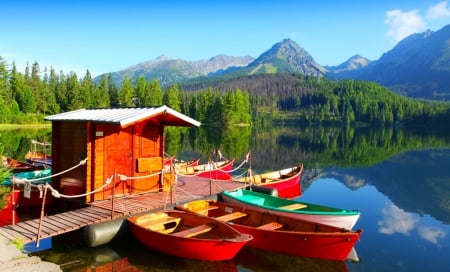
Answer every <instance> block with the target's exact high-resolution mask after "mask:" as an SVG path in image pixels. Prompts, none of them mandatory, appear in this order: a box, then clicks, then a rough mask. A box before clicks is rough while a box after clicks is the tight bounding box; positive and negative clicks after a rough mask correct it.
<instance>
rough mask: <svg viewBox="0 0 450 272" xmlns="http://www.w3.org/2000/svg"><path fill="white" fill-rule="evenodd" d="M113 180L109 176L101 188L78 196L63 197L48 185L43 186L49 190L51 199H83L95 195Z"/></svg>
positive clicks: (112, 176)
mask: <svg viewBox="0 0 450 272" xmlns="http://www.w3.org/2000/svg"><path fill="white" fill-rule="evenodd" d="M113 178H114V175H111V177H109V178H107V179H106V181H105V184H103V185H102V186H101V187H99V188H97V189H95V190H94V191H91V192H89V193H85V194H80V195H64V194H61V193H59V192H58V191H57V190H56V189H55V188H53V187H52V186H51V185H50V184H45V186H46V187H47V188H49V189H50V190H51V192H52V196H53V197H56V198H61V197H64V198H77V197H84V196H88V195H91V194H95V193H97V192H99V191H101V190H103V188H105V187H106V186H108V185H109V184H111V181H112V180H113Z"/></svg>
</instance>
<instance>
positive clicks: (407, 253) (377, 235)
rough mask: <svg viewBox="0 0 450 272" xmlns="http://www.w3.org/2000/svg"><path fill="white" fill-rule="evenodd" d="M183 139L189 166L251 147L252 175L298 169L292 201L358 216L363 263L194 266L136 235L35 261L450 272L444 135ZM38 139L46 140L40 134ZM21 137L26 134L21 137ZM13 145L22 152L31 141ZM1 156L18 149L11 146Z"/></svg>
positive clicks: (245, 260) (70, 247)
mask: <svg viewBox="0 0 450 272" xmlns="http://www.w3.org/2000/svg"><path fill="white" fill-rule="evenodd" d="M183 133H185V132H183ZM183 133H179V134H174V135H177V136H176V137H175V136H173V135H168V138H169V139H168V141H173V142H178V143H180V146H177V147H174V146H173V144H172V146H171V147H168V150H171V151H172V152H171V154H176V155H177V157H179V158H181V159H185V160H188V159H190V158H194V157H197V156H199V155H202V156H207V155H208V154H207V152H208V151H207V150H212V147H213V146H219V147H220V148H221V151H222V153H223V154H227V156H232V157H235V158H236V159H237V160H238V162H239V159H242V158H243V157H244V156H245V153H246V152H247V151H248V150H251V151H252V153H251V154H252V155H251V162H250V163H251V167H252V170H253V171H254V172H263V171H268V170H276V169H281V168H285V167H288V166H293V165H295V164H297V163H299V162H303V163H304V164H305V169H306V171H305V172H304V176H303V178H302V189H303V194H302V196H300V197H299V198H298V199H300V200H301V201H303V202H311V203H318V204H324V205H329V206H335V207H341V208H348V209H357V210H359V211H361V218H360V220H359V221H358V223H357V224H356V226H355V229H359V228H360V229H363V234H362V236H361V240H360V241H359V242H358V243H357V244H356V247H355V249H356V252H357V254H358V256H359V259H360V261H359V262H349V261H346V262H335V261H325V260H315V259H308V258H301V257H293V256H288V255H281V254H273V253H268V252H263V251H260V250H252V249H245V250H243V251H242V252H241V253H239V255H238V256H236V258H235V259H233V260H232V261H229V262H218V263H215V262H213V263H211V262H200V261H193V260H186V259H181V258H175V257H171V256H166V255H163V254H159V253H157V252H153V251H150V250H147V249H146V248H145V247H143V246H142V245H140V244H139V243H138V242H137V241H136V240H134V239H133V238H132V237H127V239H126V240H124V239H120V241H116V242H114V243H111V244H110V245H106V246H101V247H97V248H88V247H84V246H83V244H82V243H81V242H80V239H79V237H77V236H76V235H75V236H74V237H60V238H56V239H54V249H53V250H50V251H46V252H41V253H37V254H36V255H38V256H41V257H42V258H43V259H44V260H48V261H52V262H55V263H58V264H61V265H63V268H64V271H95V270H93V269H94V268H97V269H98V270H97V271H100V269H105V268H106V267H110V269H109V270H106V271H246V272H247V271H426V270H429V271H448V266H449V265H450V260H449V259H448V258H449V256H450V137H449V135H448V132H446V131H432V130H427V131H425V132H424V131H422V130H395V129H387V130H378V129H368V128H361V129H352V130H350V131H347V130H346V131H341V130H340V129H327V128H295V127H279V128H273V129H272V130H270V131H267V130H265V131H264V130H259V131H258V130H257V129H254V130H253V131H252V132H251V133H248V131H244V132H243V131H239V132H234V131H233V132H230V133H224V135H225V134H226V135H228V136H222V137H219V138H220V141H219V142H208V140H205V139H200V138H201V137H200V136H199V135H203V137H205V136H206V135H210V134H208V133H207V132H204V134H202V132H195V137H194V136H192V135H190V134H189V133H185V134H183ZM13 134H14V133H13ZM15 134H17V133H15ZM1 135H2V134H0V137H1ZM3 135H4V133H3ZM39 135H40V136H39V137H41V140H42V137H44V136H45V135H46V134H39ZM43 135H44V136H43ZM230 135H235V136H230ZM24 137H25V138H26V137H31V136H30V134H29V133H26V135H25V136H24ZM170 137H173V138H170ZM177 137H178V138H177ZM227 137H230V138H227ZM246 137H247V138H246ZM241 138H246V139H244V140H243V139H241ZM0 139H1V138H0ZM17 141H18V140H15V142H17ZM19 142H21V143H22V145H23V144H25V143H27V139H25V140H21V141H19ZM233 143H234V144H233ZM16 146H17V147H18V148H17V149H18V150H22V151H17V153H15V154H20V153H21V152H24V151H23V149H26V148H21V147H20V146H21V145H16ZM6 150H7V151H8V152H11V153H13V152H14V150H13V148H6ZM228 154H231V155H228ZM237 164H238V163H236V165H237ZM113 268H114V269H113ZM88 269H91V270H88ZM125 269H128V270H125ZM102 271H103V270H102Z"/></svg>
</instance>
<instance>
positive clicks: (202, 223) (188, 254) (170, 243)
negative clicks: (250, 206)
mask: <svg viewBox="0 0 450 272" xmlns="http://www.w3.org/2000/svg"><path fill="white" fill-rule="evenodd" d="M128 222H129V223H130V229H131V233H132V234H133V236H134V237H135V238H136V239H137V240H139V241H140V242H141V243H143V244H144V245H145V246H147V247H148V248H150V249H153V250H156V251H160V252H163V253H166V254H170V255H174V256H178V257H182V258H189V259H196V260H204V261H223V260H230V259H232V258H233V257H234V256H235V255H236V254H237V253H238V252H239V251H240V250H241V249H242V248H243V247H244V246H245V244H247V243H248V242H249V241H250V240H251V239H252V237H251V236H250V235H248V234H242V233H240V232H238V231H237V230H235V229H234V228H232V227H231V226H230V225H228V224H227V223H225V222H222V221H219V220H216V219H213V218H210V217H205V216H200V215H198V214H194V213H187V212H183V211H163V212H156V213H150V214H144V215H138V216H133V217H130V218H128Z"/></svg>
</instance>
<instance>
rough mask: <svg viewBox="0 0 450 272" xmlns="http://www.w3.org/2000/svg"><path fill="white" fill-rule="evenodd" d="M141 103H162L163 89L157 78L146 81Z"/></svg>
mask: <svg viewBox="0 0 450 272" xmlns="http://www.w3.org/2000/svg"><path fill="white" fill-rule="evenodd" d="M142 103H143V105H144V106H159V105H162V104H163V91H162V89H161V85H160V84H159V81H158V80H153V81H152V82H147V85H146V87H145V95H144V97H143V98H142Z"/></svg>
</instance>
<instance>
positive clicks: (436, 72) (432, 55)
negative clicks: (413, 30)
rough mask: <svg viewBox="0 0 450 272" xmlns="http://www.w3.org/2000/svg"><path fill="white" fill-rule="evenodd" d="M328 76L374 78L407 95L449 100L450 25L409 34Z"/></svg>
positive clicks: (371, 79) (370, 79) (372, 79)
mask: <svg viewBox="0 0 450 272" xmlns="http://www.w3.org/2000/svg"><path fill="white" fill-rule="evenodd" d="M329 75H330V76H331V77H334V78H338V79H341V78H352V79H362V80H369V81H375V82H377V83H379V84H381V85H384V86H386V87H388V88H390V89H392V90H393V91H395V92H397V93H400V94H403V95H405V96H408V97H415V98H429V99H436V100H450V25H448V26H446V27H444V28H442V29H441V30H439V31H436V32H432V31H426V32H424V33H420V34H413V35H410V36H409V37H406V38H405V39H403V40H402V41H400V42H399V43H398V44H397V45H396V46H395V47H394V48H393V49H392V50H390V51H388V52H386V53H385V54H383V55H382V56H381V57H380V59H379V60H377V61H374V62H371V63H369V65H367V66H364V67H362V68H360V69H356V70H344V71H342V72H340V73H330V74H329Z"/></svg>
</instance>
